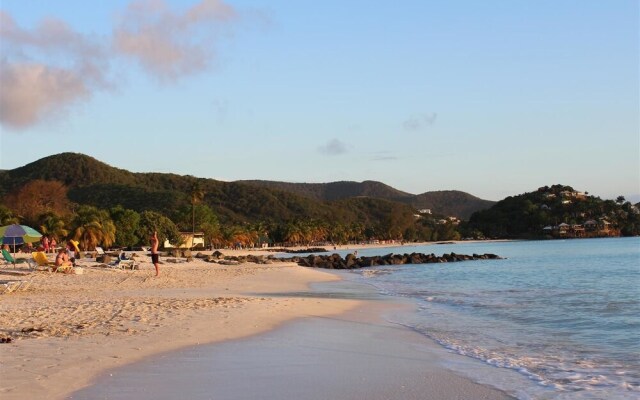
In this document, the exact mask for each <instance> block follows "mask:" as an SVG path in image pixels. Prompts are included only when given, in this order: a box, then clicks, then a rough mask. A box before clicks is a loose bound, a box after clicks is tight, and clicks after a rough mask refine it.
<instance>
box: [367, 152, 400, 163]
mask: <svg viewBox="0 0 640 400" xmlns="http://www.w3.org/2000/svg"><path fill="white" fill-rule="evenodd" d="M371 160H372V161H395V160H399V157H397V156H395V155H393V153H391V152H390V151H379V152H377V153H374V155H373V157H372V158H371Z"/></svg>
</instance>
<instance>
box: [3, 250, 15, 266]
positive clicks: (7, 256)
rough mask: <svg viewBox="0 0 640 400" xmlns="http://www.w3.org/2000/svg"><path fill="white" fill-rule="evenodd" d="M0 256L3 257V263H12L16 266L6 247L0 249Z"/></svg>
mask: <svg viewBox="0 0 640 400" xmlns="http://www.w3.org/2000/svg"><path fill="white" fill-rule="evenodd" d="M2 258H4V261H5V264H13V266H14V267H15V266H16V260H15V258H13V256H12V255H11V253H9V252H8V251H7V250H6V249H2Z"/></svg>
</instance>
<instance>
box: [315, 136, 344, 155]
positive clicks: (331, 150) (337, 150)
mask: <svg viewBox="0 0 640 400" xmlns="http://www.w3.org/2000/svg"><path fill="white" fill-rule="evenodd" d="M318 151H320V152H321V153H323V154H327V155H330V156H337V155H340V154H344V153H346V152H347V151H348V146H347V145H346V144H345V143H344V142H342V141H340V140H338V139H331V140H330V141H328V142H327V143H326V144H323V145H322V146H320V147H318Z"/></svg>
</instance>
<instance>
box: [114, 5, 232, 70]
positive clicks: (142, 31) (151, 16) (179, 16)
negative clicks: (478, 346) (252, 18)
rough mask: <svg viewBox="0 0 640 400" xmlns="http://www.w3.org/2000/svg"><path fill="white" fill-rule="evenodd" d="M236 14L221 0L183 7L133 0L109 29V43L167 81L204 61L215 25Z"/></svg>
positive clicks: (216, 29)
mask: <svg viewBox="0 0 640 400" xmlns="http://www.w3.org/2000/svg"><path fill="white" fill-rule="evenodd" d="M237 16H238V13H237V12H236V10H235V9H234V8H233V7H232V6H230V5H228V4H226V3H224V2H223V1H221V0H203V1H201V2H199V3H197V4H196V5H194V6H192V7H190V8H189V9H187V10H185V11H184V12H179V11H174V10H171V9H169V7H168V5H167V3H166V2H165V1H163V0H142V1H135V2H132V3H131V4H129V6H128V7H127V9H126V11H125V12H124V14H123V16H122V18H121V19H120V22H119V24H118V25H117V26H116V28H115V29H114V33H113V46H114V49H115V50H116V51H117V52H119V53H120V54H122V55H124V56H126V57H129V58H132V59H134V60H135V61H137V62H138V63H139V64H140V65H141V67H142V68H143V69H144V70H145V71H147V72H148V73H149V74H151V75H152V76H154V77H156V78H157V79H158V80H160V81H163V82H166V81H173V80H176V79H179V78H181V77H183V76H187V75H191V74H195V73H198V72H201V71H203V70H206V69H207V68H208V67H209V66H210V64H211V62H212V61H213V60H214V58H215V51H214V48H215V44H216V42H217V40H218V39H219V34H220V30H221V28H222V27H224V26H226V25H228V23H229V22H231V21H233V20H235V19H236V18H237Z"/></svg>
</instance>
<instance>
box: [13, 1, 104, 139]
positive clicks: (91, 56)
mask: <svg viewBox="0 0 640 400" xmlns="http://www.w3.org/2000/svg"><path fill="white" fill-rule="evenodd" d="M0 42H2V60H0V87H1V88H2V90H0V123H2V124H3V125H4V126H6V127H8V128H11V129H14V130H22V129H25V128H28V127H30V126H32V125H35V124H37V123H40V122H42V121H43V120H46V119H48V118H49V117H55V116H57V115H60V114H64V113H65V112H66V110H67V109H68V108H69V107H70V106H71V105H73V104H75V103H78V102H81V101H86V100H87V99H88V98H90V97H91V94H92V93H93V91H94V90H96V89H98V88H107V87H109V86H110V85H109V83H108V81H107V78H106V71H107V69H108V60H107V58H106V54H105V52H104V47H103V46H101V44H100V43H99V42H97V41H95V40H92V39H91V38H89V37H87V36H85V35H82V34H79V33H77V32H75V31H73V30H72V29H71V28H70V27H69V26H67V24H66V23H64V22H63V21H60V20H57V19H53V18H48V19H45V20H43V21H42V22H41V23H40V24H39V25H38V26H37V27H36V28H35V29H33V30H26V29H22V28H21V27H19V26H18V25H17V24H16V23H15V21H14V20H13V18H12V17H11V16H10V15H9V14H7V13H5V12H2V11H0Z"/></svg>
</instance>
